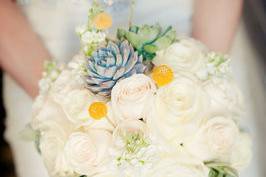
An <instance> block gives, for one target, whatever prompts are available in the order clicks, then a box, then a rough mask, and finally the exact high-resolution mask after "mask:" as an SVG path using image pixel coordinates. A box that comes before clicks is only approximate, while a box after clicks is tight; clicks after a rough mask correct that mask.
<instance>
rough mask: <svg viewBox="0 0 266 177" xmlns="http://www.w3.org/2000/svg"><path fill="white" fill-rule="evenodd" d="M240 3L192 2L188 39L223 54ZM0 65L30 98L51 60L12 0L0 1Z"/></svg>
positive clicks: (227, 0) (219, 0)
mask: <svg viewBox="0 0 266 177" xmlns="http://www.w3.org/2000/svg"><path fill="white" fill-rule="evenodd" d="M242 4H243V0H195V7H194V8H195V10H194V11H195V14H194V17H193V27H192V36H193V37H194V38H196V39H198V40H200V41H202V42H203V43H205V44H206V45H207V46H208V47H209V48H210V49H212V50H214V51H217V52H222V53H227V52H228V51H229V49H230V47H231V44H232V41H233V38H234V36H235V32H236V29H237V26H238V22H239V18H240V15H241V9H242ZM0 24H1V28H0V65H1V67H2V69H3V70H4V71H5V72H7V73H8V74H9V75H10V76H12V77H13V79H15V80H16V81H17V83H19V84H20V85H21V86H22V88H24V89H25V90H26V92H27V93H28V94H29V95H30V96H31V97H35V96H36V95H37V94H38V81H39V79H40V78H41V73H42V66H43V62H44V61H45V60H47V59H50V58H52V57H51V55H50V54H49V51H48V50H47V49H46V48H45V46H44V45H43V43H42V41H41V39H40V38H39V37H38V35H37V34H35V33H34V32H33V30H32V29H31V26H30V24H29V23H28V22H27V20H26V18H25V17H24V16H23V15H22V13H21V11H20V9H19V8H18V7H17V5H16V4H15V2H14V1H11V0H1V5H0Z"/></svg>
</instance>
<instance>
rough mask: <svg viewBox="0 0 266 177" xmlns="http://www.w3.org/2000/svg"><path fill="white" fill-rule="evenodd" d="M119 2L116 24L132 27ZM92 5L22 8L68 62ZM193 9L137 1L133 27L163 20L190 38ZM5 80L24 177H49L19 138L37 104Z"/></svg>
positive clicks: (189, 3) (9, 135)
mask: <svg viewBox="0 0 266 177" xmlns="http://www.w3.org/2000/svg"><path fill="white" fill-rule="evenodd" d="M102 1H106V0H102ZM113 1H114V4H113V6H111V7H109V8H108V11H110V13H111V14H112V16H113V18H114V26H126V25H127V24H128V16H129V15H128V13H129V9H130V8H129V4H130V1H129V0H113ZM91 2H92V1H90V0H20V1H19V4H20V6H21V8H22V9H23V12H24V13H25V15H26V17H27V18H28V20H29V21H30V23H31V24H32V27H33V29H34V30H35V32H36V33H38V34H39V35H40V37H41V39H42V40H43V42H44V44H45V46H46V47H47V48H48V49H49V51H50V52H51V54H52V55H53V56H54V58H55V59H56V60H59V61H64V62H67V61H69V60H70V59H71V58H72V57H73V56H74V55H75V54H76V53H77V52H78V51H79V39H78V37H77V35H76V34H75V27H76V26H78V25H81V24H84V23H86V20H87V12H88V8H89V6H90V4H91ZM192 9H193V0H163V1H159V0H158V1H155V0H136V5H135V14H134V19H133V23H136V24H143V23H149V24H154V23H156V22H159V23H161V24H162V25H172V26H173V27H174V28H175V29H176V30H177V32H178V34H179V35H190V31H191V16H192ZM238 45H242V43H240V44H239V43H238ZM248 47H249V46H247V48H248ZM241 55H242V54H241ZM241 55H240V56H241ZM235 56H236V57H239V54H238V53H237V52H236V54H235ZM234 65H235V66H237V67H236V68H237V69H236V70H237V72H236V78H237V79H238V81H239V82H240V86H241V87H244V89H245V90H244V91H245V95H249V91H250V90H248V88H246V85H247V84H246V81H245V79H243V77H242V76H243V75H244V74H245V73H244V72H245V68H246V65H245V61H242V60H240V59H238V60H236V61H234ZM243 68H244V69H243ZM4 82H5V84H4V98H5V106H6V111H7V115H8V116H7V121H6V125H7V130H6V134H5V135H6V139H7V141H8V142H9V143H10V145H11V147H12V150H13V154H14V160H15V165H16V170H17V174H18V177H37V176H38V177H48V174H47V172H46V170H45V167H44V165H43V163H42V160H41V157H40V156H39V155H38V153H37V151H36V150H35V148H34V145H33V143H29V142H26V141H24V140H22V139H21V138H20V135H19V134H20V132H21V131H22V130H23V129H24V127H25V125H26V124H27V123H29V122H30V120H31V106H32V100H31V99H30V98H29V97H28V96H27V95H26V93H25V92H24V91H23V90H22V89H21V88H20V87H19V86H18V85H17V84H16V83H15V82H14V81H13V80H12V79H11V78H10V77H9V76H8V75H5V78H4ZM249 112H250V114H249V116H251V117H252V113H251V112H252V111H249ZM250 120H251V118H250V119H247V121H248V123H249V124H251V125H252V126H251V132H252V133H254V136H256V131H255V129H256V127H254V126H253V125H254V123H253V121H250ZM256 161H257V159H256V156H255V160H254V162H252V165H251V166H250V167H249V169H248V170H247V171H246V172H245V173H244V174H243V175H242V177H251V176H252V177H260V176H259V174H258V170H257V163H256Z"/></svg>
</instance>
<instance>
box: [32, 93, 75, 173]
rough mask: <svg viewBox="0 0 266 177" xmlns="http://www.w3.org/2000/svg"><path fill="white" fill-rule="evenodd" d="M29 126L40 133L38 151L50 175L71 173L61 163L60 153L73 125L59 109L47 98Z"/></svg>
mask: <svg viewBox="0 0 266 177" xmlns="http://www.w3.org/2000/svg"><path fill="white" fill-rule="evenodd" d="M31 125H32V127H33V129H34V130H38V131H40V135H41V136H40V139H39V149H40V151H41V154H42V158H43V160H44V163H45V165H46V167H47V169H48V171H49V173H50V175H51V176H58V174H65V173H67V174H69V173H71V172H72V170H71V168H69V167H68V166H67V165H64V163H63V161H64V159H63V158H62V157H63V156H62V151H63V149H64V145H65V142H66V141H67V138H68V136H69V135H70V134H71V133H72V131H73V125H72V124H71V122H70V121H69V120H68V119H67V118H66V116H65V114H64V112H63V110H62V109H61V107H60V106H59V105H58V104H57V103H55V102H54V101H53V100H52V99H51V97H47V98H46V99H45V101H44V103H43V106H42V109H40V110H39V111H38V112H36V113H35V114H34V116H33V120H32V124H31ZM37 141H38V140H37Z"/></svg>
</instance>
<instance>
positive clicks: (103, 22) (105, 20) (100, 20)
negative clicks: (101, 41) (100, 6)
mask: <svg viewBox="0 0 266 177" xmlns="http://www.w3.org/2000/svg"><path fill="white" fill-rule="evenodd" d="M93 24H94V25H95V27H96V28H97V29H99V30H104V29H108V28H110V27H111V26H112V24H113V20H112V17H111V16H110V15H109V14H107V13H105V12H102V13H100V14H98V15H97V16H96V17H95V18H94V19H93Z"/></svg>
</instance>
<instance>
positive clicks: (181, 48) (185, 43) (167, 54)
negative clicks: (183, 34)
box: [152, 39, 206, 73]
mask: <svg viewBox="0 0 266 177" xmlns="http://www.w3.org/2000/svg"><path fill="white" fill-rule="evenodd" d="M205 53H206V51H205V49H203V47H202V45H200V44H199V42H197V41H195V40H192V39H183V40H181V41H179V42H176V43H174V44H172V45H171V46H170V47H168V48H167V49H165V50H162V51H159V52H157V54H156V57H155V58H154V60H153V61H152V62H153V64H155V65H156V66H158V65H162V64H165V65H168V66H170V67H171V68H172V69H173V70H174V72H176V73H179V72H184V71H185V72H192V73H196V72H198V71H199V70H201V68H202V67H203V66H204V62H205V60H206V59H205Z"/></svg>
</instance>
